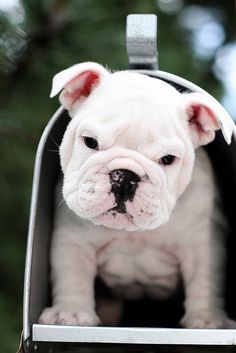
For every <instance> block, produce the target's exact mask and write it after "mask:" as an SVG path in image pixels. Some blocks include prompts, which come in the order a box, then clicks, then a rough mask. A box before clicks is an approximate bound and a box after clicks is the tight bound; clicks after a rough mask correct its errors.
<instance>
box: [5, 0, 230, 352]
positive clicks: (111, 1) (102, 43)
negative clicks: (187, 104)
mask: <svg viewBox="0 0 236 353" xmlns="http://www.w3.org/2000/svg"><path fill="white" fill-rule="evenodd" d="M3 3H4V1H0V28H1V30H0V112H1V114H0V201H1V202H0V237H1V242H0V278H1V280H0V351H1V352H4V353H10V352H15V351H16V350H17V345H18V342H19V338H20V333H21V330H22V297H23V278H24V261H25V248H26V240H27V226H28V216H29V206H30V196H31V185H32V174H33V165H34V158H35V152H36V148H37V144H38V141H39V138H40V136H41V134H42V131H43V128H44V127H45V125H46V124H47V122H48V120H49V119H50V117H51V116H52V114H53V113H54V112H55V110H56V109H57V107H58V106H59V103H58V101H57V99H53V100H49V92H50V88H51V79H52V77H53V75H54V74H55V73H57V72H58V71H60V70H62V69H64V68H67V67H69V66H71V65H73V64H75V63H78V62H82V61H88V60H89V61H97V62H99V63H101V64H104V65H107V66H108V67H109V68H111V69H126V68H127V55H126V48H125V26H126V16H127V15H128V14H130V13H146V14H147V13H154V14H157V15H158V49H159V64H160V69H161V70H164V71H169V72H171V73H175V74H177V75H180V76H182V77H184V78H187V79H188V80H190V81H193V82H195V83H197V84H198V85H200V86H201V87H203V88H205V89H206V90H207V91H209V92H210V93H211V94H213V95H214V96H215V97H217V98H218V99H220V100H221V99H222V98H223V96H224V94H225V92H226V91H225V89H224V84H223V85H222V82H221V80H219V79H218V78H217V77H220V75H219V72H218V71H219V68H218V71H217V65H216V63H217V62H216V59H217V58H218V57H219V56H217V55H218V54H219V52H220V50H221V52H220V53H221V55H223V54H224V51H222V48H226V47H227V44H228V43H234V44H235V40H236V20H235V9H234V1H233V0H232V1H230V0H227V1H221V0H218V1H213V0H208V1H200V0H198V1H197V0H196V1H187V0H185V1H184V0H168V1H167V0H155V1H154V0H146V1H141V0H130V1H127V0H103V1H98V0H37V1H35V0H34V1H33V0H22V1H21V2H20V3H18V4H17V1H16V0H15V1H14V3H15V5H14V6H13V7H11V6H10V4H11V1H9V3H8V1H7V0H5V5H4V6H3V5H2V4H3ZM6 3H8V8H7V6H6ZM194 6H195V7H194ZM199 11H200V12H199ZM201 11H202V12H201ZM193 13H194V14H196V16H193ZM191 16H192V17H191ZM197 19H198V21H197ZM193 20H194V21H195V22H194V21H193ZM212 23H213V24H214V23H215V32H214V26H213V27H212V28H213V32H212V33H213V34H212V35H213V37H211V36H209V33H210V32H209V28H210V27H209V26H208V27H207V25H209V24H212ZM204 26H205V27H204ZM217 26H218V27H217ZM204 28H205V32H204ZM207 28H208V29H207ZM217 28H218V32H217ZM200 31H201V32H203V33H202V36H203V37H202V38H203V39H202V41H203V43H202V44H201V40H200V39H199V38H198V36H199V35H200V34H201V33H200ZM204 35H205V37H204ZM198 40H200V42H199V43H200V44H199V43H198ZM214 41H215V42H216V44H215V46H214V45H213V44H214ZM217 41H218V42H217ZM204 43H205V44H204ZM203 44H204V45H203ZM201 45H202V47H201ZM222 53H223V54H222ZM221 76H222V75H221ZM223 76H224V74H223ZM223 83H224V82H223ZM233 118H236V116H233Z"/></svg>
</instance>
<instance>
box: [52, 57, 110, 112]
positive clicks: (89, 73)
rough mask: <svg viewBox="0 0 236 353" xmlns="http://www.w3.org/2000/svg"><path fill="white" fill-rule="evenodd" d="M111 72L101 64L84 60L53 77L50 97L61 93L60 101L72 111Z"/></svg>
mask: <svg viewBox="0 0 236 353" xmlns="http://www.w3.org/2000/svg"><path fill="white" fill-rule="evenodd" d="M108 74H109V72H108V71H107V70H106V69H105V68H104V67H103V66H102V65H100V64H97V63H94V62H84V63H81V64H77V65H74V66H72V67H69V68H68V69H66V70H63V71H61V72H59V73H58V74H56V75H55V76H54V78H53V84H52V91H51V94H50V97H51V98H52V97H54V96H56V95H57V94H58V93H59V92H60V91H61V90H62V89H63V91H62V93H61V94H60V102H61V104H62V105H63V107H64V108H66V109H67V110H68V111H69V112H70V113H71V111H72V110H74V108H75V107H77V106H78V103H82V102H83V101H84V100H85V99H86V98H87V97H88V96H89V95H90V94H91V92H92V91H93V89H94V88H95V87H96V86H97V85H98V84H99V83H100V81H101V79H102V78H103V77H104V76H106V75H108Z"/></svg>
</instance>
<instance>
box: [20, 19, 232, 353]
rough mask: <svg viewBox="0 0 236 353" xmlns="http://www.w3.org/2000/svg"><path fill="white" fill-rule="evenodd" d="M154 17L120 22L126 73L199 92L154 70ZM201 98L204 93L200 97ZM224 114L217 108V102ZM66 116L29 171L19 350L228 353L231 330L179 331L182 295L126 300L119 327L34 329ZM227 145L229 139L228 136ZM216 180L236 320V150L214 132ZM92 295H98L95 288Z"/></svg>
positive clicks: (43, 293)
mask: <svg viewBox="0 0 236 353" xmlns="http://www.w3.org/2000/svg"><path fill="white" fill-rule="evenodd" d="M156 27H157V19H156V16H154V15H130V16H128V21H127V52H128V56H129V65H130V68H129V69H130V70H138V72H141V73H143V74H145V75H149V76H151V77H154V78H159V79H161V80H164V81H166V82H167V83H169V84H170V85H172V86H174V87H175V88H176V89H178V90H179V91H182V92H185V91H194V92H204V91H203V90H202V89H201V88H200V87H198V86H197V85H195V84H193V83H192V82H190V81H187V80H185V79H183V78H181V77H179V76H176V75H173V74H170V73H168V72H163V71H160V70H158V68H157V66H158V65H157V50H156V33H157V30H156ZM204 93H206V92H204ZM219 109H221V110H222V113H224V108H223V107H222V106H221V105H220V104H219ZM69 120H70V118H69V116H68V114H67V111H66V110H64V109H63V108H59V109H58V111H57V112H56V113H55V114H54V116H53V117H52V118H51V120H50V121H49V123H48V125H47V126H46V128H45V130H44V132H43V135H42V137H41V140H40V143H39V146H38V150H37V155H36V161H35V170H34V179H33V191H32V200H31V209H30V222H29V233H28V244H27V256H26V268H25V288H24V320H23V337H22V341H23V342H22V348H21V349H22V351H25V352H29V353H32V352H39V353H49V352H55V353H56V352H58V353H59V352H88V353H89V352H96V351H97V352H103V353H105V352H109V353H112V352H129V351H130V352H140V353H141V352H143V353H144V352H146V353H148V352H149V353H150V352H188V353H191V352H200V353H204V352H222V353H223V352H231V351H232V352H233V351H236V347H234V346H235V344H236V330H201V329H196V330H192V329H191V330H190V329H183V328H179V327H178V321H179V319H180V317H181V315H182V313H183V308H182V300H183V298H182V296H181V294H180V295H179V297H176V298H174V299H171V300H168V301H166V302H161V303H159V302H158V301H154V300H145V299H144V300H141V301H137V302H136V301H135V302H126V303H125V311H124V315H123V318H122V321H121V322H120V325H119V327H102V326H100V327H79V326H73V327H72V326H57V325H40V324H39V323H38V319H39V315H40V313H41V311H42V310H43V308H44V307H46V306H48V305H50V300H51V299H50V281H49V274H50V268H49V249H50V237H51V230H52V223H53V214H54V212H53V207H54V205H53V199H54V186H55V181H56V179H57V177H58V174H59V173H60V172H61V171H60V164H59V156H58V153H55V152H54V151H55V147H56V145H58V146H59V145H60V143H61V140H62V137H63V134H64V132H65V129H66V127H67V124H68V122H69ZM233 140H234V139H233ZM206 150H207V152H208V154H209V156H210V158H211V160H212V163H213V168H214V170H215V174H216V176H217V178H218V180H219V185H220V189H221V194H222V199H223V206H224V212H225V215H226V217H227V220H228V224H229V230H228V234H226V237H227V264H226V289H225V299H226V310H227V312H228V314H229V316H230V317H231V318H234V319H236V284H235V282H236V281H235V275H234V273H235V271H234V269H236V256H235V253H236V214H235V212H236V211H235V207H234V203H235V198H236V183H235V180H236V158H235V155H236V147H235V142H234V141H232V143H231V145H227V144H226V143H225V141H224V139H223V137H222V133H221V132H219V133H217V135H216V139H215V141H214V142H213V143H211V144H210V145H208V146H207V147H206ZM98 295H99V290H98Z"/></svg>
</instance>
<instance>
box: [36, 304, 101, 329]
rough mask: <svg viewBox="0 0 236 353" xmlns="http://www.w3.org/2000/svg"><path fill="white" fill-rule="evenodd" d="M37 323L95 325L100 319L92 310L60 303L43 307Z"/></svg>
mask: <svg viewBox="0 0 236 353" xmlns="http://www.w3.org/2000/svg"><path fill="white" fill-rule="evenodd" d="M39 323H40V324H45V325H66V326H97V325H99V323H100V319H99V317H98V316H97V315H96V313H95V311H94V310H91V309H80V308H79V307H76V306H74V307H72V306H70V305H69V306H68V305H60V306H53V307H49V308H46V309H44V310H43V312H42V314H41V315H40V318H39Z"/></svg>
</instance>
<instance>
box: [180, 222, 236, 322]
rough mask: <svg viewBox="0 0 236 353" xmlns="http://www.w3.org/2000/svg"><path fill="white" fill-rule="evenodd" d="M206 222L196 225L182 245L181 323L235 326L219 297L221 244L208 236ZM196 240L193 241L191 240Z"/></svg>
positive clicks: (220, 291)
mask: <svg viewBox="0 0 236 353" xmlns="http://www.w3.org/2000/svg"><path fill="white" fill-rule="evenodd" d="M209 226H210V225H207V226H206V231H205V232H204V226H203V225H202V227H200V226H199V227H198V230H199V232H197V233H198V234H195V235H193V234H192V236H191V238H192V240H193V242H192V244H191V245H186V246H184V245H183V246H182V247H181V248H182V249H181V255H180V264H181V271H182V276H183V281H184V288H185V302H184V306H185V315H184V317H183V318H182V320H181V325H182V326H184V327H188V328H235V327H236V323H235V322H234V321H233V320H230V319H229V318H228V317H227V314H226V313H225V311H224V300H223V294H222V293H223V288H222V286H223V280H222V276H223V273H224V272H223V267H224V266H223V262H224V254H223V250H222V245H223V244H222V243H221V242H219V241H217V239H211V238H210V234H209V230H208V231H207V229H210V228H209ZM194 240H196V241H194Z"/></svg>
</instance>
